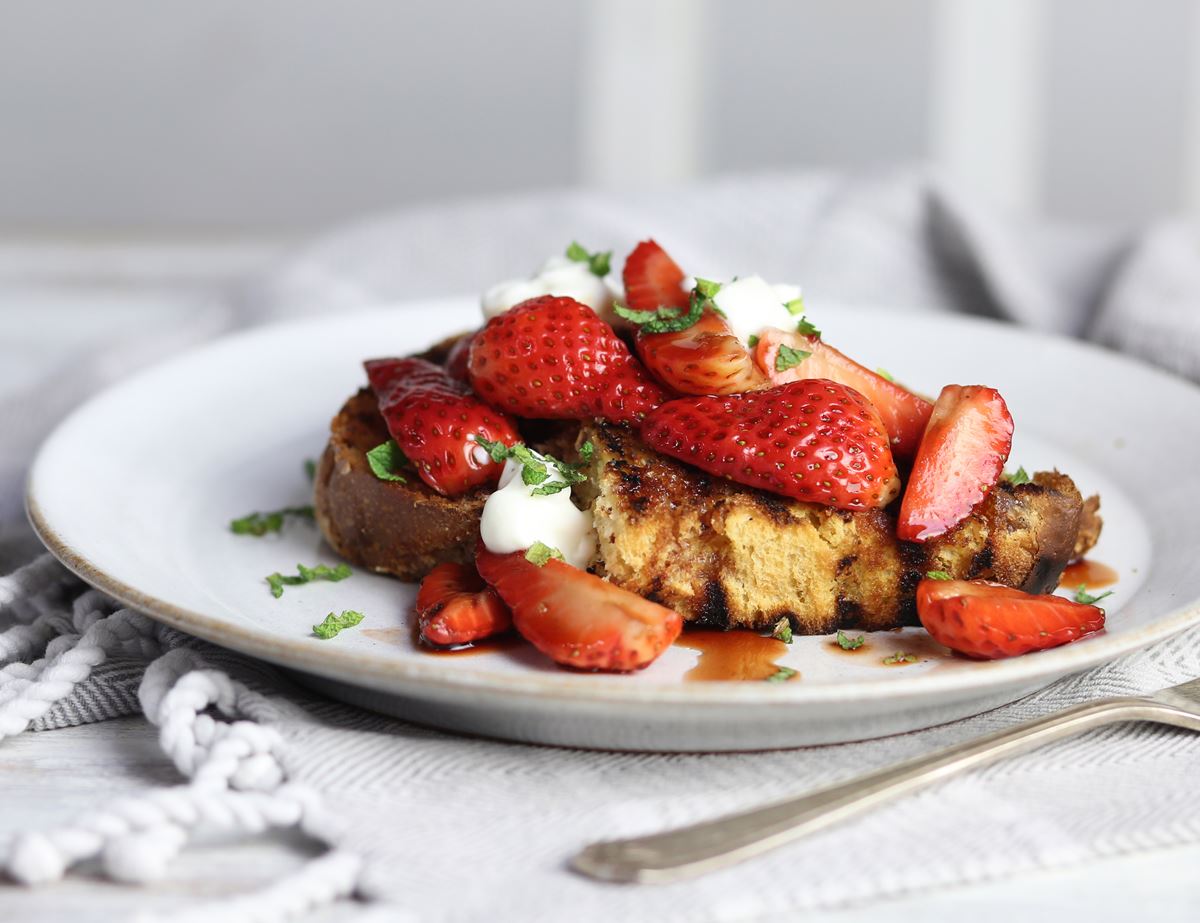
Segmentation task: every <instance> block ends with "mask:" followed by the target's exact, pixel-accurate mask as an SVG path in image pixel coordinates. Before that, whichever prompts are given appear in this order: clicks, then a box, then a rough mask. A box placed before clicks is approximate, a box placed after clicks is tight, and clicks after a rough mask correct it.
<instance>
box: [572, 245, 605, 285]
mask: <svg viewBox="0 0 1200 923" xmlns="http://www.w3.org/2000/svg"><path fill="white" fill-rule="evenodd" d="M567 259H569V260H574V261H575V262H576V263H587V264H588V269H590V270H591V271H592V274H593V275H596V276H600V277H601V278H603V277H604V276H607V275H608V272H609V270H610V269H611V268H612V251H611V250H605V251H604V252H600V251H596V252H595V253H591V252H590V251H588V250H587V248H585V247H584V246H583V245H582V244H580V243H579V242H578V241H574V240H573V241H571V245H570V246H569V247H567Z"/></svg>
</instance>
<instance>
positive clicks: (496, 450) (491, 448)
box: [474, 433, 510, 462]
mask: <svg viewBox="0 0 1200 923" xmlns="http://www.w3.org/2000/svg"><path fill="white" fill-rule="evenodd" d="M474 439H475V444H476V445H477V446H479V447H480V448H482V449H483V451H485V452H487V453H488V455H489V456H490V457H491V459H492V461H494V462H502V461H504V460H505V459H506V458H508V456H509V454H510V452H509V448H508V446H506V445H505V444H504V443H503V442H492V441H491V440H490V439H484V438H483V437H482V436H480V435H479V434H478V433H476V434H475V436H474Z"/></svg>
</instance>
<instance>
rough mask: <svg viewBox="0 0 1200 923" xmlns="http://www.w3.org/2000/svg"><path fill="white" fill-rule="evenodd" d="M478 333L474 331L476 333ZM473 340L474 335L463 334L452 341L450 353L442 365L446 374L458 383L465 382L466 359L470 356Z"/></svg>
mask: <svg viewBox="0 0 1200 923" xmlns="http://www.w3.org/2000/svg"><path fill="white" fill-rule="evenodd" d="M478 332H479V331H476V333H478ZM474 339H475V334H474V333H467V334H464V335H463V336H461V337H459V338H458V339H457V340H455V341H454V345H453V346H451V347H450V352H448V353H446V361H445V362H444V363H442V364H443V365H444V366H445V367H446V374H447V375H449V376H450V377H451V378H454V379H457V380H458V381H466V380H467V359H468V358H469V357H470V355H471V342H472V341H473V340H474Z"/></svg>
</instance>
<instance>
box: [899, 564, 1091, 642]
mask: <svg viewBox="0 0 1200 923" xmlns="http://www.w3.org/2000/svg"><path fill="white" fill-rule="evenodd" d="M917 615H918V616H920V619H921V624H922V625H924V626H925V630H926V631H928V632H929V634H930V635H931V636H932V637H933V639H934V640H935V641H937V642H938V643H939V644H944V645H946V647H948V648H950V649H951V650H954V651H958V652H959V653H960V654H965V655H966V656H967V657H974V658H977V659H983V660H994V659H996V658H1000V657H1015V656H1017V655H1018V654H1027V653H1029V652H1030V651H1041V650H1045V649H1046V648H1050V647H1058V646H1059V645H1061V644H1067V643H1069V642H1071V641H1075V640H1077V639H1078V638H1081V637H1083V636H1084V635H1086V634H1091V633H1092V632H1094V631H1099V630H1100V629H1102V628H1103V627H1104V610H1103V609H1101V608H1099V607H1097V606H1087V605H1084V604H1083V603H1077V602H1074V601H1073V600H1070V599H1064V598H1063V597H1061V596H1035V595H1034V594H1032V593H1025V592H1022V591H1021V590H1014V589H1013V588H1012V587H1007V586H1002V585H1000V584H998V583H989V582H988V581H986V580H930V579H928V578H927V579H925V580H922V581H921V582H920V583H919V584H917Z"/></svg>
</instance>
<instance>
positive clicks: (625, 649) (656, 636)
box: [475, 545, 683, 672]
mask: <svg viewBox="0 0 1200 923" xmlns="http://www.w3.org/2000/svg"><path fill="white" fill-rule="evenodd" d="M475 564H476V566H477V567H478V568H479V573H480V574H482V575H483V578H484V579H485V580H486V581H487V582H488V583H490V584H491V585H492V587H493V588H494V589H495V590H496V592H497V593H499V594H500V598H501V599H503V600H504V601H505V602H506V603H508V605H509V608H511V609H512V614H513V624H514V625H515V626H516V628H517V631H519V632H520V633H521V635H522V637H524V638H525V639H526V640H527V641H529V642H530V643H531V644H532V645H533V646H534V647H536V648H537V649H538V650H539V651H541V652H542V653H543V654H545V655H546V656H547V657H549V658H550V659H551V660H554V661H555V662H556V663H561V664H563V665H564V666H568V667H577V668H579V669H581V670H612V671H617V672H624V671H627V670H638V669H641V668H642V667H644V666H646V665H647V664H649V663H650V662H651V661H653V660H654V659H655V658H656V657H658V655H659V654H661V653H662V652H663V651H665V650H666V649H667V648H668V647H670V646H671V642H673V641H674V640H675V639H676V638H677V637H679V632H680V631H682V630H683V619H682V618H680V616H679V613H678V612H675V611H673V610H671V609H667V608H665V607H663V606H660V605H658V604H657V603H652V602H650V601H649V600H648V599H643V598H642V597H641V596H638V595H636V594H635V593H630V592H629V591H628V590H623V589H621V588H620V587H618V586H615V585H614V584H611V583H609V582H607V581H606V580H601V579H600V578H599V577H597V576H596V575H595V574H589V573H588V572H587V571H585V570H579V569H578V568H575V567H572V566H571V565H570V564H566V563H564V562H562V561H559V560H556V559H553V558H552V559H550V560H549V561H546V563H545V564H543V565H541V566H540V567H539V566H538V565H536V564H534V563H532V562H531V561H529V560H528V559H527V558H526V557H525V553H524V552H522V551H514V552H513V553H511V554H494V553H493V552H490V551H488V550H487V549H486V548H484V547H483V545H480V546H479V550H478V551H477V552H476V554H475Z"/></svg>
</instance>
